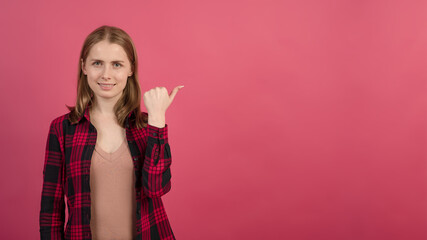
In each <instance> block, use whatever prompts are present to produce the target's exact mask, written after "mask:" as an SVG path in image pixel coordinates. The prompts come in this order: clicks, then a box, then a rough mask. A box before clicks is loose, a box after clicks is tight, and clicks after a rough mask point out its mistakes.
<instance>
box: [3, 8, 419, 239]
mask: <svg viewBox="0 0 427 240" xmlns="http://www.w3.org/2000/svg"><path fill="white" fill-rule="evenodd" d="M59 2H61V3H59ZM426 9H427V3H426V1H403V0H401V1H390V0H388V1H386V0H384V1H342V0H334V1H331V0H325V1H317V0H303V1H283V0H282V1H265V0H263V1H261V0H259V1H235V0H233V1H230V0H227V1H198V0H182V1H128V2H124V1H25V2H24V1H3V2H2V4H1V7H0V20H1V21H0V25H1V26H0V27H1V32H2V34H1V36H2V37H1V40H0V41H1V44H0V52H1V55H2V56H1V59H0V61H1V62H0V65H1V72H0V74H1V85H2V87H1V89H2V94H1V95H0V97H1V99H0V102H1V104H2V106H1V108H2V112H3V114H2V120H1V121H2V124H1V136H0V141H1V148H2V150H1V153H2V155H3V156H2V161H1V162H0V164H1V165H0V169H1V174H0V176H1V179H0V184H1V189H0V190H1V194H2V195H1V198H0V201H1V202H0V206H1V213H2V217H1V219H0V226H1V228H2V230H1V231H0V239H38V238H39V233H38V230H39V225H38V214H39V211H40V198H41V188H42V169H43V162H44V149H45V144H46V138H47V133H48V127H49V123H50V121H51V120H52V119H53V118H55V117H57V116H59V115H62V114H65V113H66V112H67V109H66V108H65V104H68V105H74V103H75V95H76V81H77V77H76V76H77V67H78V56H79V51H80V48H81V46H82V44H83V40H84V38H85V37H86V36H87V35H88V34H89V33H90V32H91V31H92V30H94V29H95V28H96V27H98V26H100V25H103V24H107V25H114V26H118V27H121V28H123V29H124V30H125V31H127V32H128V33H129V34H130V35H131V37H132V38H133V40H134V42H135V44H136V47H137V51H138V54H139V59H140V66H139V67H140V76H141V79H140V83H141V88H142V91H143V92H145V91H148V90H149V89H151V88H153V87H156V86H164V87H166V88H167V89H168V90H169V91H171V90H172V88H173V87H175V86H177V85H185V87H184V88H183V89H182V90H181V91H180V92H179V93H178V94H177V96H176V97H175V100H174V102H173V103H172V105H171V106H170V108H169V109H168V111H167V115H166V122H167V123H168V125H169V139H170V140H169V141H170V145H171V150H172V159H173V163H172V166H171V167H172V189H171V191H170V192H169V193H168V194H167V195H165V196H164V197H163V200H164V203H165V206H166V211H167V213H168V216H169V219H170V222H171V225H172V228H173V231H174V233H175V235H176V237H177V239H186V240H187V239H190V240H191V239H208V240H210V239H212V240H213V239H292V240H303V239H307V240H308V239H310V240H311V239H318V240H319V239H328V240H335V239H346V240H353V239H355V240H356V239H364V240H365V239H366V240H382V239H384V240H385V239H387V240H394V239H411V240H418V239H419V240H421V239H424V240H425V239H427V164H426V163H427V150H426V147H427V141H426V140H427V138H426V137H427V129H426V126H427V111H426V110H427V84H426V83H427V82H426V79H427V71H426V69H427V14H426ZM143 110H145V107H143Z"/></svg>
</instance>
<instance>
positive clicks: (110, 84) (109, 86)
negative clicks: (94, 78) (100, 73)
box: [98, 83, 116, 90]
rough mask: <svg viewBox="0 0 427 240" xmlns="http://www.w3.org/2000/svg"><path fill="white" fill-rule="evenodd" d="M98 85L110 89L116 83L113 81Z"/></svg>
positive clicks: (103, 88)
mask: <svg viewBox="0 0 427 240" xmlns="http://www.w3.org/2000/svg"><path fill="white" fill-rule="evenodd" d="M98 85H99V86H100V87H101V89H102V90H110V89H112V88H113V87H114V86H115V85H116V84H113V83H98Z"/></svg>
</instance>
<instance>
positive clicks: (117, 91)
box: [81, 40, 132, 101]
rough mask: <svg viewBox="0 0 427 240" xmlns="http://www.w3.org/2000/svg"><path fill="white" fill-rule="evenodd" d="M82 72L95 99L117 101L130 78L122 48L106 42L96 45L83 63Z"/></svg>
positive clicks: (129, 68) (127, 61)
mask: <svg viewBox="0 0 427 240" xmlns="http://www.w3.org/2000/svg"><path fill="white" fill-rule="evenodd" d="M81 64H82V71H83V73H84V74H85V75H87V81H88V84H89V87H90V88H91V89H92V91H93V92H94V97H95V98H96V99H95V101H96V100H97V99H100V98H105V99H110V100H115V101H117V100H118V99H119V98H120V96H121V95H122V93H123V89H124V88H125V87H126V83H127V79H128V77H129V76H132V72H131V65H130V61H129V59H128V57H127V55H126V52H125V51H124V50H123V48H122V47H121V46H120V45H118V44H115V43H109V42H108V41H107V40H103V41H100V42H98V43H96V44H95V45H94V46H93V47H92V49H91V50H90V51H89V54H88V56H87V58H86V61H85V62H83V59H81Z"/></svg>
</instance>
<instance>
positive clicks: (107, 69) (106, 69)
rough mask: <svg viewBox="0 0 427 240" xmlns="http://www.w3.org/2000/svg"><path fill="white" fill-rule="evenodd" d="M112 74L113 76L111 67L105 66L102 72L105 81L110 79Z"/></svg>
mask: <svg viewBox="0 0 427 240" xmlns="http://www.w3.org/2000/svg"><path fill="white" fill-rule="evenodd" d="M110 74H111V69H110V66H109V65H105V67H104V70H103V72H102V78H103V79H110V78H111V76H110Z"/></svg>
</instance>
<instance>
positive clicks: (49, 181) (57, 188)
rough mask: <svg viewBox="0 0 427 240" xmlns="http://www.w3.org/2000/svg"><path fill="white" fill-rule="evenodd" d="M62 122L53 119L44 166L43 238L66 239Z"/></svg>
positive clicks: (41, 216) (42, 200) (40, 219)
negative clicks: (61, 138) (61, 141)
mask: <svg viewBox="0 0 427 240" xmlns="http://www.w3.org/2000/svg"><path fill="white" fill-rule="evenodd" d="M60 127H61V124H59V123H58V122H55V121H52V123H51V124H50V130H49V134H48V138H47V144H46V152H45V160H44V167H43V189H42V197H41V208H40V216H39V224H40V238H41V239H51V240H57V239H64V222H65V202H64V191H63V185H62V179H63V177H64V176H63V166H64V165H63V159H64V158H63V154H62V152H61V145H60V141H59V136H60V135H59V134H58V132H60V129H59V128H60Z"/></svg>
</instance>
